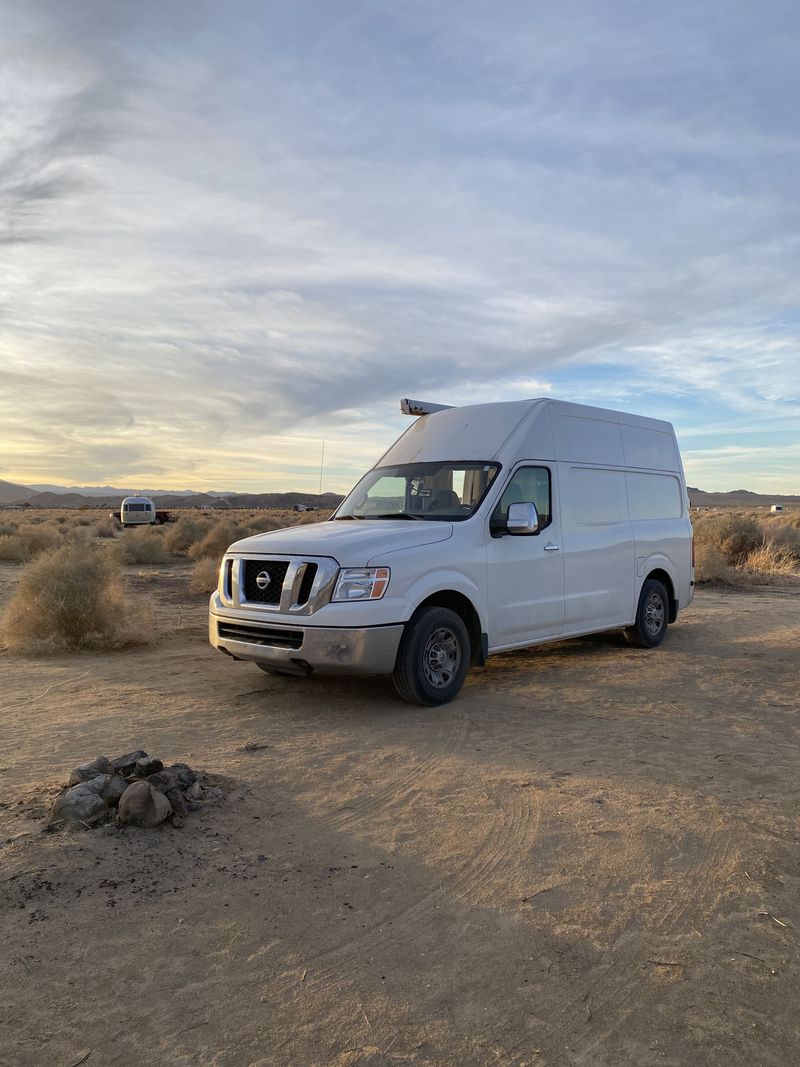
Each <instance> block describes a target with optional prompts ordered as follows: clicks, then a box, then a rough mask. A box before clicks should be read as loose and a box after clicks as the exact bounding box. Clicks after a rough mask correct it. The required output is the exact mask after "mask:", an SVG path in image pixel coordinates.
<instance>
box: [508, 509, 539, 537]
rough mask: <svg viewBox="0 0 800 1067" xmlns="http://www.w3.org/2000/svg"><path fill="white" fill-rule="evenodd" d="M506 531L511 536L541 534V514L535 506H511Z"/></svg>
mask: <svg viewBox="0 0 800 1067" xmlns="http://www.w3.org/2000/svg"><path fill="white" fill-rule="evenodd" d="M506 529H507V530H508V532H509V533H510V534H535V533H538V532H539V512H538V511H537V510H536V505H535V504H509V505H508V518H507V520H506Z"/></svg>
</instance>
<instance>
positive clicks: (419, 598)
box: [402, 567, 487, 633]
mask: <svg viewBox="0 0 800 1067" xmlns="http://www.w3.org/2000/svg"><path fill="white" fill-rule="evenodd" d="M448 589H449V590H452V591H453V592H455V593H461V595H462V596H465V597H466V598H467V600H469V601H470V603H471V604H472V606H473V607H474V608H475V611H476V612H477V614H478V618H479V619H480V624H481V632H482V633H486V631H487V618H486V609H485V604H484V597H483V596H482V594H481V591H480V589H479V588H478V586H477V585H476V584H475V582H474V581H473V580H472V579H471V578H468V577H467V575H466V574H463V573H462V572H461V571H456V570H452V569H451V568H441V567H437V568H436V569H434V570H430V571H428V572H427V573H426V574H423V575H421V576H420V577H419V578H418V579H417V580H416V581H415V582H414V583H413V584H412V585H411V587H410V588H409V589H408V591H407V592H406V597H407V598H408V605H409V611H408V615H407V616H406V617H405V618H404V619H403V620H402V621H403V622H408V620H409V619H410V618H411V616H412V615H413V614H414V612H415V611H416V610H417V608H418V607H419V606H420V604H421V603H422V602H423V601H424V600H427V599H428V597H430V596H433V594H434V593H442V592H444V591H446V590H448Z"/></svg>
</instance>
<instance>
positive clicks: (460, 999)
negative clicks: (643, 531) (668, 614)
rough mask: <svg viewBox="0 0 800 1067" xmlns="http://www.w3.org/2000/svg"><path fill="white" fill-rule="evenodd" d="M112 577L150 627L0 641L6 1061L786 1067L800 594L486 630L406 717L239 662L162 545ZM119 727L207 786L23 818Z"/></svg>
mask: <svg viewBox="0 0 800 1067" xmlns="http://www.w3.org/2000/svg"><path fill="white" fill-rule="evenodd" d="M139 572H140V576H139V577H136V569H134V570H133V571H132V575H133V577H132V578H131V580H132V582H133V584H134V585H136V586H138V587H141V588H142V589H144V590H146V591H149V592H150V593H151V594H152V595H154V596H155V597H156V600H157V609H158V610H157V625H158V629H159V632H160V635H161V636H160V639H159V641H158V643H157V644H156V645H154V646H153V647H152V648H150V649H145V650H142V651H138V652H130V653H117V654H109V655H87V656H77V657H72V658H62V659H55V660H52V661H35V660H25V659H22V660H21V659H12V658H10V657H9V656H7V655H2V656H0V679H1V680H2V688H1V689H0V693H2V696H1V697H0V712H1V713H0V801H1V802H0V858H2V868H1V869H0V908H1V909H2V910H0V916H1V919H0V922H2V930H1V931H0V932H1V934H2V952H1V953H0V976H1V978H0V980H1V981H2V997H1V998H0V1063H2V1064H4V1065H6V1064H8V1065H12V1064H13V1065H14V1067H24V1065H45V1064H46V1065H59V1067H61V1065H63V1067H72V1065H73V1064H76V1063H82V1062H86V1063H87V1064H88V1067H94V1065H95V1064H97V1065H99V1067H105V1065H110V1064H125V1065H126V1067H136V1065H139V1064H148V1065H154V1064H155V1065H157V1067H158V1065H193V1067H197V1065H200V1067H210V1065H215V1067H216V1065H220V1067H222V1065H226V1067H227V1065H236V1067H238V1065H256V1064H259V1065H263V1064H298V1065H312V1064H334V1065H337V1067H344V1065H355V1064H359V1065H373V1067H375V1065H384V1064H385V1065H389V1064H406V1063H409V1064H416V1065H427V1064H459V1065H471V1064H503V1065H518V1067H519V1065H523V1064H531V1065H534V1064H535V1065H539V1064H550V1065H560V1064H585V1065H615V1067H616V1065H620V1064H631V1065H633V1064H635V1065H649V1064H658V1065H664V1064H666V1065H676V1067H677V1065H681V1067H684V1065H689V1064H691V1065H698V1064H700V1065H706V1064H709V1065H712V1064H720V1065H723V1064H724V1065H726V1067H729V1065H731V1064H743V1065H744V1064H747V1065H756V1064H757V1065H770V1064H775V1065H781V1067H785V1065H787V1064H793V1063H798V1062H800V1022H799V1021H798V1014H797V1002H798V995H800V952H799V951H798V928H800V891H799V890H800V864H799V863H798V838H799V836H800V835H799V833H798V819H797V816H798V800H799V799H800V781H799V780H798V773H797V771H798V724H799V723H800V694H799V693H798V680H799V677H798V676H799V674H800V672H799V671H798V637H800V594H798V592H797V591H794V592H792V591H788V590H785V591H781V590H779V589H770V590H766V591H763V592H755V593H746V594H745V593H725V592H711V591H701V592H700V593H699V594H698V597H697V600H696V602H695V605H694V607H693V608H692V609H691V610H690V611H688V612H686V613H685V615H684V616H682V618H681V621H680V623H679V624H678V625H676V626H674V627H672V628H671V630H670V634H669V636H668V638H667V641H666V642H665V644H664V645H663V646H662V647H661V648H660V649H659V650H657V651H655V652H643V651H637V650H633V649H630V648H628V647H627V646H625V645H624V644H623V643H622V640H621V638H619V637H618V636H615V635H610V636H605V637H598V638H593V639H590V640H580V641H571V642H564V643H562V644H559V645H555V646H550V647H549V648H546V649H540V650H533V651H528V652H523V653H515V654H506V655H503V656H498V657H496V658H495V659H493V660H492V661H491V663H490V666H489V667H488V668H487V669H485V670H483V671H474V672H472V674H471V675H470V678H469V680H468V683H467V686H466V688H465V690H464V692H463V695H462V696H461V697H460V699H459V700H458V701H456V702H455V703H453V704H452V705H450V706H448V707H446V708H444V709H442V710H439V711H430V710H423V709H413V708H409V707H407V706H405V705H403V704H402V703H400V702H399V701H398V700H397V699H396V698H395V697H394V695H393V693H392V690H391V687H390V685H389V683H388V682H386V681H381V680H374V681H367V682H364V681H356V680H344V681H336V682H332V681H321V680H313V679H312V680H296V679H286V680H279V679H274V678H270V677H268V676H266V675H263V674H261V673H260V672H259V671H258V670H257V669H256V668H254V667H252V666H249V665H246V664H235V663H233V662H231V661H230V660H228V659H226V658H225V657H223V656H221V655H219V654H218V653H215V652H213V651H212V650H211V649H210V648H209V647H208V645H207V644H206V637H205V599H204V598H203V597H198V596H192V595H191V594H189V592H188V579H187V577H186V575H187V573H188V572H187V570H186V569H185V568H181V567H172V566H170V567H160V568H159V567H154V568H139ZM17 574H18V570H17V568H15V567H13V566H10V565H6V566H4V567H2V568H0V600H1V599H2V597H3V596H7V594H8V591H9V589H10V588H11V586H12V585H13V582H14V580H15V577H16V575H17ZM252 742H256V743H258V744H260V745H262V746H264V747H261V748H258V749H256V750H255V751H248V750H246V749H245V746H246V745H247V744H248V743H252ZM137 747H143V748H145V749H147V750H148V751H150V752H152V753H154V754H157V755H159V756H162V757H164V758H165V759H168V760H170V761H172V760H182V761H186V762H188V763H190V764H192V765H193V766H196V767H199V768H202V769H204V770H206V771H208V772H210V773H214V774H218V775H221V776H222V777H223V779H224V782H225V788H226V798H225V800H224V801H222V802H221V803H219V804H217V805H215V806H211V807H209V808H207V809H205V810H204V811H202V812H200V813H197V814H194V815H192V816H190V817H189V819H188V821H187V823H186V825H185V827H184V828H183V829H173V828H172V827H166V828H163V829H161V830H158V831H137V830H126V831H122V830H116V829H110V828H109V829H108V830H96V831H92V832H89V831H84V830H79V831H65V832H59V833H42V832H41V823H40V822H38V821H37V819H36V816H37V814H38V813H40V811H41V798H42V797H43V796H45V797H46V796H47V794H48V790H52V789H54V788H55V787H56V786H57V785H58V783H59V781H63V780H64V778H65V777H66V774H67V773H68V771H69V769H70V768H71V767H72V766H73V765H74V764H76V763H77V762H79V761H82V760H84V759H85V758H89V757H92V756H94V755H97V754H100V753H103V754H107V755H112V756H113V755H117V754H119V753H120V752H123V751H126V750H130V749H133V748H137ZM87 1054H88V1055H87ZM82 1057H85V1059H82Z"/></svg>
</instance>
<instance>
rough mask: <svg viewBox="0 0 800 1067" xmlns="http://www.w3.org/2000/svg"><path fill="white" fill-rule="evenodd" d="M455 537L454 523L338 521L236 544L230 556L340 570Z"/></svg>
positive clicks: (258, 536) (256, 536)
mask: <svg viewBox="0 0 800 1067" xmlns="http://www.w3.org/2000/svg"><path fill="white" fill-rule="evenodd" d="M452 536H453V524H452V523H451V522H427V521H423V522H413V521H409V520H408V519H371V520H370V519H353V520H350V519H339V520H336V521H330V520H329V521H327V522H319V523H311V524H309V525H307V526H290V527H289V528H288V529H286V530H272V531H271V532H270V533H263V534H255V535H254V536H253V537H244V538H242V540H241V541H236V542H235V543H234V544H232V545H231V546H230V548H229V549H228V551H229V552H248V553H252V552H255V553H263V554H264V555H273V554H274V555H277V556H331V557H333V559H335V560H336V562H337V563H338V564H339V566H340V567H365V566H366V565H367V563H368V562H369V561H370V560H374V561H375V562H376V563H380V559H379V558H378V559H376V557H380V555H381V554H382V553H389V552H397V551H398V550H400V549H404V548H419V547H420V546H421V545H432V544H435V543H436V542H437V541H446V540H447V539H448V538H449V537H452Z"/></svg>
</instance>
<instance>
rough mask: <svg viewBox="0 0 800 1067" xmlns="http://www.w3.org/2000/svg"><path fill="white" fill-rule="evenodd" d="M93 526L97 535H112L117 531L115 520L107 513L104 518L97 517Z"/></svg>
mask: <svg viewBox="0 0 800 1067" xmlns="http://www.w3.org/2000/svg"><path fill="white" fill-rule="evenodd" d="M94 528H95V531H96V532H97V536H98V537H113V536H114V534H115V533H116V532H117V524H116V522H114V520H113V519H112V518H111V517H110V516H108V515H107V516H106V517H105V518H104V519H98V521H97V522H96V523H95V526H94Z"/></svg>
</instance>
